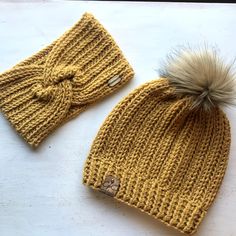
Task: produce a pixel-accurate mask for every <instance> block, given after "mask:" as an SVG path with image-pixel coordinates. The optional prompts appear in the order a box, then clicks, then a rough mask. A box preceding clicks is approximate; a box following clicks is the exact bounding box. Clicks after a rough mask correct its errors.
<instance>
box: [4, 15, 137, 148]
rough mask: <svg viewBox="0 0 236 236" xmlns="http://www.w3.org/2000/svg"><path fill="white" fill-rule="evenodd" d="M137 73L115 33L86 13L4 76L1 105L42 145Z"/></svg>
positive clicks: (34, 142)
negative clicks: (111, 33)
mask: <svg viewBox="0 0 236 236" xmlns="http://www.w3.org/2000/svg"><path fill="white" fill-rule="evenodd" d="M133 75H134V72H133V70H132V68H131V66H130V65H129V63H128V61H127V60H126V59H125V57H124V56H123V54H122V52H121V50H120V48H119V47H118V46H117V44H116V43H115V41H114V40H113V38H112V37H111V36H110V34H109V33H108V32H107V31H106V30H105V29H104V27H103V26H102V25H101V24H100V23H99V22H98V21H97V20H96V19H95V18H94V17H93V16H92V15H91V14H89V13H85V14H84V15H83V16H82V18H81V19H80V20H79V21H78V22H77V23H76V24H75V25H74V26H73V27H72V28H71V29H70V30H68V31H67V32H65V33H64V34H63V35H62V36H61V37H60V38H58V39H57V40H55V41H54V42H53V43H52V44H51V45H49V46H48V47H46V48H45V49H43V50H41V51H40V52H38V53H37V54H35V55H33V56H31V57H30V58H28V59H26V60H24V61H23V62H20V63H18V64H17V65H16V66H14V67H13V68H12V69H10V70H8V71H6V72H4V73H3V74H1V75H0V108H1V110H2V111H3V113H4V114H5V116H6V118H7V119H8V120H9V121H10V122H11V124H12V125H13V126H14V127H15V129H16V130H17V131H18V132H19V134H20V135H21V136H22V137H23V138H24V139H25V140H26V141H27V142H28V143H29V144H30V145H32V146H34V147H36V146H38V145H39V144H40V143H41V142H42V141H43V139H45V138H46V137H47V136H48V135H49V134H50V133H51V132H52V131H53V130H55V129H56V127H58V126H60V125H62V124H63V123H64V122H66V121H68V120H69V119H71V118H72V117H75V116H77V115H78V114H79V113H80V112H81V111H82V110H84V109H86V107H87V106H89V105H90V104H92V103H95V102H96V101H97V100H99V99H101V98H103V97H105V96H107V95H108V94H110V93H112V92H113V91H114V90H116V89H118V88H119V87H121V86H122V85H123V84H125V83H126V82H127V81H129V80H130V79H131V78H132V77H133Z"/></svg>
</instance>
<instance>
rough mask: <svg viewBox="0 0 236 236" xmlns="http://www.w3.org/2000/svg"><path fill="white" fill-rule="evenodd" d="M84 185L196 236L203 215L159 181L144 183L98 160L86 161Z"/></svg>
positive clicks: (200, 210)
mask: <svg viewBox="0 0 236 236" xmlns="http://www.w3.org/2000/svg"><path fill="white" fill-rule="evenodd" d="M83 183H84V184H85V185H87V186H89V187H91V188H93V189H95V190H99V191H101V192H104V193H106V194H107V195H109V196H112V197H114V198H115V199H117V200H119V201H121V202H124V203H126V204H127V205H129V206H132V207H135V208H137V209H139V210H141V211H142V212H145V213H147V214H149V215H151V216H153V217H154V218H156V219H158V220H160V221H162V222H163V223H165V224H166V225H168V226H171V227H173V228H175V229H177V230H179V231H181V232H182V233H185V234H193V233H195V232H196V230H197V227H198V226H199V224H200V223H201V221H202V219H203V218H204V216H205V214H206V211H205V210H204V208H203V207H201V206H199V205H197V204H196V203H194V202H191V201H189V200H188V199H186V198H183V197H181V196H180V195H178V194H177V193H173V192H171V191H170V190H168V189H164V188H162V187H160V186H158V180H157V181H154V180H147V179H143V178H141V177H139V176H137V175H136V174H135V173H130V172H125V171H123V170H121V169H120V168H118V167H116V166H114V164H113V165H111V163H107V162H103V161H102V160H101V159H96V158H93V159H90V158H88V159H87V162H86V165H85V168H84V173H83Z"/></svg>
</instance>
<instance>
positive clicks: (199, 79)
mask: <svg viewBox="0 0 236 236" xmlns="http://www.w3.org/2000/svg"><path fill="white" fill-rule="evenodd" d="M160 76H162V77H165V78H167V79H168V80H169V81H170V84H171V85H173V86H174V87H175V88H176V93H177V94H179V95H188V96H191V97H192V99H193V108H196V107H198V108H199V107H203V108H204V109H205V110H210V109H211V108H212V107H215V106H222V105H229V104H230V105H232V104H234V105H235V103H234V102H235V98H236V95H235V94H236V80H235V79H236V78H235V74H234V73H233V71H232V66H231V65H225V64H224V63H223V60H222V59H221V58H219V57H218V56H217V53H216V51H215V50H213V49H211V50H210V49H207V48H203V49H198V50H192V49H190V48H187V49H186V48H185V49H181V50H179V51H175V52H174V53H173V54H172V55H170V56H169V57H168V59H167V62H166V63H165V65H164V68H163V69H162V70H160Z"/></svg>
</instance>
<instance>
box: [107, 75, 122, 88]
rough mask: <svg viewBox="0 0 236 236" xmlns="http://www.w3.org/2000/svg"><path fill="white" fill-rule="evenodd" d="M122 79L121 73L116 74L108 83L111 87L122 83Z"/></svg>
mask: <svg viewBox="0 0 236 236" xmlns="http://www.w3.org/2000/svg"><path fill="white" fill-rule="evenodd" d="M120 81H121V77H120V76H119V75H115V76H114V77H112V78H111V79H109V80H108V85H109V86H110V87H113V86H115V85H116V84H118V83H120Z"/></svg>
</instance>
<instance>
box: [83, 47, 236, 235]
mask: <svg viewBox="0 0 236 236" xmlns="http://www.w3.org/2000/svg"><path fill="white" fill-rule="evenodd" d="M179 53H180V54H178V55H176V56H174V57H173V58H170V61H169V63H167V65H166V66H165V69H164V70H163V71H162V73H161V78H160V79H157V80H154V81H151V82H148V83H146V84H144V85H142V86H141V87H139V88H137V89H135V90H134V91H133V92H132V93H131V94H129V95H128V96H127V97H126V98H125V99H124V100H123V101H121V102H120V103H119V104H118V105H117V106H116V107H115V108H114V110H113V111H112V112H111V114H110V115H109V116H108V117H107V119H106V120H105V122H104V123H103V125H102V127H101V129H100V130H99V132H98V134H97V136H96V138H95V140H94V142H93V145H92V148H91V151H90V154H89V156H88V159H87V161H86V164H85V168H84V174H83V182H84V184H86V185H88V186H90V187H92V188H94V189H97V190H99V191H101V192H103V193H105V194H107V195H109V196H112V197H114V198H115V199H117V200H119V201H121V202H124V203H126V204H128V205H130V206H132V207H135V208H138V209H140V210H141V211H143V212H146V213H148V214H149V215H152V216H153V217H155V218H156V219H159V220H161V221H162V222H164V223H165V224H167V225H169V226H172V227H174V228H176V229H178V230H179V231H181V232H184V233H187V234H192V233H194V232H195V231H196V230H197V227H198V226H199V224H200V222H201V221H202V219H203V218H204V216H205V214H206V212H207V210H208V208H209V207H210V205H211V204H212V202H213V200H214V199H215V197H216V194H217V192H218V189H219V187H220V185H221V182H222V179H223V176H224V174H225V170H226V166H227V162H228V155H229V149H230V138H231V137H230V125H229V121H228V119H227V117H226V115H225V114H224V112H223V111H222V110H221V108H220V106H221V105H223V104H229V103H231V101H232V99H233V98H234V96H235V95H234V94H235V84H234V78H233V73H232V72H231V70H230V67H228V66H225V65H224V64H223V63H222V62H221V61H220V59H219V58H218V57H216V55H215V53H214V52H211V51H205V50H203V51H201V50H200V51H199V52H195V51H191V50H186V51H180V52H179Z"/></svg>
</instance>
